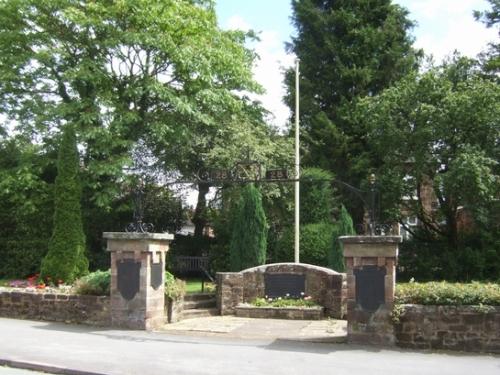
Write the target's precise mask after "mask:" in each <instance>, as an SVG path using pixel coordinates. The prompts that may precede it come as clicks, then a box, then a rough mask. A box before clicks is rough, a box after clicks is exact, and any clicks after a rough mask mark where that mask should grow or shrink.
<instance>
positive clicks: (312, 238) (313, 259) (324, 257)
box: [276, 222, 335, 267]
mask: <svg viewBox="0 0 500 375" xmlns="http://www.w3.org/2000/svg"><path fill="white" fill-rule="evenodd" d="M334 230H335V226H334V225H333V224H331V223H327V222H323V223H315V224H307V225H302V226H301V227H300V262H301V263H308V264H314V265H316V266H321V267H328V258H329V253H330V252H331V251H332V248H333V239H334ZM293 246H294V229H293V228H288V229H287V230H286V231H285V233H283V236H282V237H281V239H280V240H279V241H278V244H277V249H276V252H277V260H278V261H279V262H293Z"/></svg>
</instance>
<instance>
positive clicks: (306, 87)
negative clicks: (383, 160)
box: [285, 0, 421, 219]
mask: <svg viewBox="0 0 500 375" xmlns="http://www.w3.org/2000/svg"><path fill="white" fill-rule="evenodd" d="M292 8H293V15H292V22H293V24H294V25H295V28H296V30H297V32H296V36H295V37H293V38H292V43H291V44H290V46H289V50H290V51H291V52H294V53H295V55H296V56H297V57H298V58H300V76H301V80H300V85H301V87H300V107H301V111H300V117H301V118H300V122H301V128H302V129H301V136H302V137H303V139H302V146H303V147H304V149H305V150H304V157H303V163H304V164H305V165H309V166H316V167H320V168H323V169H326V170H329V171H332V172H334V173H335V175H336V176H337V177H338V178H339V179H341V180H343V181H347V182H349V183H351V184H352V185H354V186H359V185H360V181H361V180H362V179H364V178H365V177H366V176H367V175H368V174H369V169H370V168H372V167H373V165H375V164H376V163H377V160H376V159H373V158H372V156H371V155H370V149H369V148H368V145H367V142H366V141H367V137H366V129H365V128H364V127H363V125H362V124H360V123H358V122H357V121H356V120H355V119H353V118H352V116H351V114H352V113H353V106H354V104H355V103H356V101H357V100H359V99H360V98H362V97H364V96H373V95H376V94H377V93H379V92H381V91H382V90H383V89H385V88H387V87H389V86H390V85H392V84H393V83H395V82H397V81H398V80H399V79H401V78H402V77H404V76H405V75H406V74H408V73H409V72H411V71H413V70H415V68H416V66H417V59H418V57H419V55H420V54H421V52H419V51H415V50H414V49H413V48H412V42H413V38H412V37H411V36H410V34H409V31H410V30H411V29H412V27H413V23H412V22H411V21H410V20H409V19H408V12H407V11H406V10H405V9H403V8H401V7H400V6H399V5H396V4H393V2H391V1H389V0H356V1H337V0H335V1H332V0H329V1H323V0H294V1H292ZM285 82H286V86H287V89H288V92H287V96H286V98H285V101H286V103H287V104H288V106H289V107H290V109H291V111H292V113H293V111H294V108H295V72H294V69H289V70H288V71H287V73H286V78H285ZM340 193H341V194H343V197H344V202H345V203H346V204H348V208H349V210H350V212H353V210H352V208H353V207H358V208H359V206H361V204H359V201H357V200H351V199H349V198H350V196H349V194H347V193H346V192H345V191H343V190H341V191H340ZM348 199H349V200H348ZM358 211H359V212H357V216H361V215H362V212H361V210H358ZM358 219H359V217H358Z"/></svg>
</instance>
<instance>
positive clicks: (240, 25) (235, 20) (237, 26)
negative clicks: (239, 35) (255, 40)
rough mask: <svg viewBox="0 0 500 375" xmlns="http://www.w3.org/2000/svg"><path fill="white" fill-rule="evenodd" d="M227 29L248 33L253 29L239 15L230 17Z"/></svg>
mask: <svg viewBox="0 0 500 375" xmlns="http://www.w3.org/2000/svg"><path fill="white" fill-rule="evenodd" d="M226 29H228V30H242V31H248V30H250V29H251V27H250V25H249V24H248V23H247V22H246V21H245V20H244V19H243V17H240V16H239V15H237V14H235V15H233V16H231V17H229V19H228V20H227V22H226Z"/></svg>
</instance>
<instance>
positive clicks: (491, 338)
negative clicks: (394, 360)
mask: <svg viewBox="0 0 500 375" xmlns="http://www.w3.org/2000/svg"><path fill="white" fill-rule="evenodd" d="M399 314H400V317H399V323H396V324H395V336H396V345H398V346H400V347H404V348H412V349H433V350H434V349H446V350H460V351H467V352H491V353H500V306H496V307H491V306H422V305H402V306H401V307H400V310H399Z"/></svg>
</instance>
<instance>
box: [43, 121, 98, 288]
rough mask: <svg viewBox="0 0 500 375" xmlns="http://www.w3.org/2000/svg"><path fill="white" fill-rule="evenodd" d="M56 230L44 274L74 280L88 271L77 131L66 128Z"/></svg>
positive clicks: (59, 164)
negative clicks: (81, 202) (81, 209)
mask: <svg viewBox="0 0 500 375" xmlns="http://www.w3.org/2000/svg"><path fill="white" fill-rule="evenodd" d="M57 172H58V173H57V177H56V187H55V194H56V196H55V211H54V229H53V232H52V237H51V239H50V242H49V250H48V253H47V255H46V256H45V258H44V259H43V260H42V265H41V271H40V274H41V277H42V278H46V277H51V278H52V279H53V280H63V281H64V282H65V283H72V282H73V281H74V280H75V279H76V278H77V277H79V276H82V275H85V274H86V273H87V272H88V260H87V258H86V256H85V235H84V233H83V226H82V218H81V211H80V196H81V188H80V183H79V179H78V173H79V158H78V151H77V148H76V137H75V134H74V130H73V129H72V128H71V127H69V126H67V127H66V128H65V129H64V132H63V136H62V141H61V146H60V150H59V159H58V165H57Z"/></svg>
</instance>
